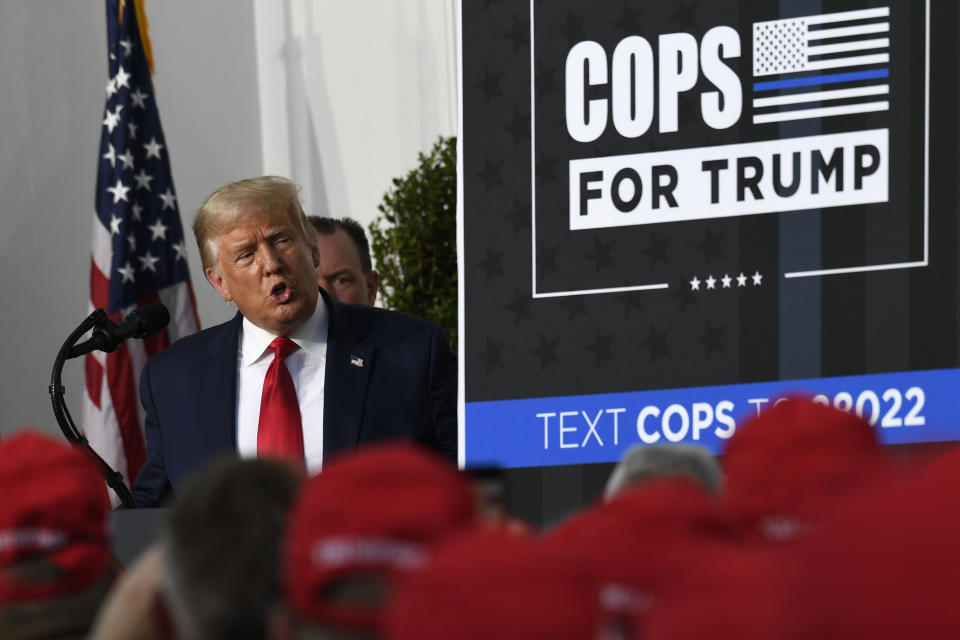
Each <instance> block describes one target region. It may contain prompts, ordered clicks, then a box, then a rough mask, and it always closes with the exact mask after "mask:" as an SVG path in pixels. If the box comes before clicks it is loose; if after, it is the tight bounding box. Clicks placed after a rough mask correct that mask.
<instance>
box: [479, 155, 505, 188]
mask: <svg viewBox="0 0 960 640" xmlns="http://www.w3.org/2000/svg"><path fill="white" fill-rule="evenodd" d="M502 170H503V160H500V161H497V160H494V159H493V158H487V159H485V160H484V162H483V169H482V170H480V172H479V173H477V177H478V178H480V180H482V181H483V186H484V189H486V191H488V192H489V191H490V189H492V188H493V187H502V186H503V177H502V176H501V175H500V173H501V171H502Z"/></svg>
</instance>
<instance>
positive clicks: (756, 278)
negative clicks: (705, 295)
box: [690, 271, 763, 291]
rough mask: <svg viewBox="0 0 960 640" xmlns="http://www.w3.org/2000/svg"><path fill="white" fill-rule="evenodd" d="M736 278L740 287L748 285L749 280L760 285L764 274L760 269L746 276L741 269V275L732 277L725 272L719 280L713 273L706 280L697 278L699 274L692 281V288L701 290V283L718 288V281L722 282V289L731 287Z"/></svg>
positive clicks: (711, 287) (757, 285)
mask: <svg viewBox="0 0 960 640" xmlns="http://www.w3.org/2000/svg"><path fill="white" fill-rule="evenodd" d="M734 280H736V281H737V286H738V287H745V286H747V281H748V280H752V281H753V286H755V287H759V286H760V283H761V282H763V274H762V273H760V272H759V271H755V272H754V274H753V275H752V276H745V275H743V272H742V271H741V272H740V275H738V276H732V277H731V276H730V274H728V273H725V274H723V277H722V278H720V279H719V280H718V279H717V278H714V277H713V274H710V275H708V276H707V277H706V279H704V280H700V279H699V278H697V276H693V280H691V281H690V289H691V290H692V291H701V289H700V285H701V284H704V285H706V288H707V289H716V288H717V283H718V282H719V283H720V286H721V288H722V289H730V288H731V287H732V286H733V281H734Z"/></svg>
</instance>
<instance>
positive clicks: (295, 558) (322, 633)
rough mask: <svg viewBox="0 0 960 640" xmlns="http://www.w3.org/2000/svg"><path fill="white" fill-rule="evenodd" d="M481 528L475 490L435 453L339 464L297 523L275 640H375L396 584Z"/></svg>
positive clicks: (301, 503)
mask: <svg viewBox="0 0 960 640" xmlns="http://www.w3.org/2000/svg"><path fill="white" fill-rule="evenodd" d="M475 522H476V503H475V498H474V495H473V492H472V491H471V488H470V485H469V483H468V482H467V480H466V479H465V478H464V477H463V476H462V475H461V474H460V473H459V472H458V471H457V470H456V469H455V468H454V467H452V466H450V464H449V462H447V461H446V460H444V459H442V458H439V457H436V456H435V455H434V454H433V453H430V452H428V451H426V450H421V449H419V448H417V447H415V446H413V445H408V444H388V445H380V446H374V447H368V448H365V449H362V450H360V451H358V452H357V453H355V454H352V455H349V456H346V457H342V458H340V459H337V460H334V461H332V462H331V463H329V464H328V465H326V466H325V467H324V470H323V472H322V473H321V474H319V475H317V476H315V477H313V478H311V479H310V481H309V482H308V483H307V485H306V487H305V489H304V491H303V493H302V494H301V496H300V498H299V499H298V500H297V504H296V506H295V507H294V510H293V513H292V515H291V519H290V524H289V526H288V530H287V537H286V542H285V544H284V587H285V589H284V590H285V602H286V607H285V609H284V610H282V611H279V612H278V615H277V616H276V617H275V620H274V623H275V624H274V628H273V637H274V638H275V639H282V638H301V639H302V638H319V637H375V635H374V634H375V633H376V632H377V631H378V630H379V628H380V625H381V613H382V609H383V606H384V603H385V602H386V600H387V597H388V596H389V594H390V592H391V589H392V587H393V584H394V582H395V581H396V579H397V578H398V577H400V576H403V575H405V574H406V573H408V572H410V571H412V570H414V569H417V568H419V567H420V566H422V565H423V564H424V562H425V561H426V559H427V557H428V555H429V553H430V551H431V549H432V548H433V547H434V545H436V544H438V543H439V542H440V541H441V540H443V539H444V538H446V537H448V536H450V535H451V534H453V533H456V532H459V531H461V530H463V529H465V528H467V527H470V526H472V525H474V524H475ZM364 634H369V635H364Z"/></svg>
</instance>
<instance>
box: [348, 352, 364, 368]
mask: <svg viewBox="0 0 960 640" xmlns="http://www.w3.org/2000/svg"><path fill="white" fill-rule="evenodd" d="M350 364H352V365H353V366H355V367H360V368H361V369H362V368H363V358H361V357H360V356H358V355H351V356H350Z"/></svg>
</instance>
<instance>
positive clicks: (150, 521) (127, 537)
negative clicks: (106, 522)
mask: <svg viewBox="0 0 960 640" xmlns="http://www.w3.org/2000/svg"><path fill="white" fill-rule="evenodd" d="M167 511H169V509H166V508H164V509H116V510H114V511H112V512H111V513H110V531H111V534H112V535H113V543H112V545H111V549H112V551H113V555H114V557H116V559H117V560H119V561H120V562H121V563H122V564H123V565H124V566H127V565H129V564H130V563H131V562H133V561H134V560H135V559H136V558H137V557H138V556H139V555H140V554H141V553H142V552H143V551H144V550H145V549H146V548H147V547H149V546H150V545H151V544H152V543H153V542H154V541H155V540H156V539H157V537H158V536H159V535H160V528H161V527H162V526H163V521H164V518H166V514H167Z"/></svg>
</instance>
